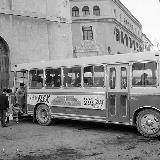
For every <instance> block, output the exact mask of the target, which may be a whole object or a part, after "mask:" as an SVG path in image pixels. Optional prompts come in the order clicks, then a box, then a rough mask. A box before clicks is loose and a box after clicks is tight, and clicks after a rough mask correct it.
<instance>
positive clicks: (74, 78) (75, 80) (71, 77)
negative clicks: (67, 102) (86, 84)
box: [63, 67, 81, 87]
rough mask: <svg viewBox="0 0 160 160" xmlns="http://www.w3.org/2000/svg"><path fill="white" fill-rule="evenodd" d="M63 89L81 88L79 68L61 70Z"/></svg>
mask: <svg viewBox="0 0 160 160" xmlns="http://www.w3.org/2000/svg"><path fill="white" fill-rule="evenodd" d="M63 73H64V78H63V86H64V87H80V86H81V67H72V68H63Z"/></svg>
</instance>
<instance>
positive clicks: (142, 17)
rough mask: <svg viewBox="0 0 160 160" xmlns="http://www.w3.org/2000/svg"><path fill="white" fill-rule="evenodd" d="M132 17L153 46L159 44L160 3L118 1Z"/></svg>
mask: <svg viewBox="0 0 160 160" xmlns="http://www.w3.org/2000/svg"><path fill="white" fill-rule="evenodd" d="M120 1H121V2H122V3H123V5H124V6H125V7H126V8H127V9H128V10H129V11H130V12H131V13H132V15H133V16H134V17H135V18H136V19H137V20H138V21H139V22H140V23H141V24H142V32H143V33H144V34H145V35H146V36H147V37H148V38H149V39H150V40H151V42H152V43H153V45H155V43H157V42H158V43H159V44H160V2H159V0H120Z"/></svg>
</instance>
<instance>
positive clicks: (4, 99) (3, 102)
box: [0, 89, 9, 127]
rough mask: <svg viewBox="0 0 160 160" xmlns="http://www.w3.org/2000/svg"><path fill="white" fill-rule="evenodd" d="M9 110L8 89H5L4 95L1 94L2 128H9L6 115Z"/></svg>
mask: <svg viewBox="0 0 160 160" xmlns="http://www.w3.org/2000/svg"><path fill="white" fill-rule="evenodd" d="M8 108H9V101H8V97H7V96H6V89H3V93H2V94H0V117H1V126H2V127H7V125H6V122H5V120H6V113H7V110H8Z"/></svg>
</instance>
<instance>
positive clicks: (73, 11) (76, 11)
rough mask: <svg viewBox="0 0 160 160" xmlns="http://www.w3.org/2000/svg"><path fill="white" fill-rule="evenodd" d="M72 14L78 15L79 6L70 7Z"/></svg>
mask: <svg viewBox="0 0 160 160" xmlns="http://www.w3.org/2000/svg"><path fill="white" fill-rule="evenodd" d="M72 16H73V17H79V8H78V7H76V6H74V7H73V8H72Z"/></svg>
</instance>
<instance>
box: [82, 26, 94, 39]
mask: <svg viewBox="0 0 160 160" xmlns="http://www.w3.org/2000/svg"><path fill="white" fill-rule="evenodd" d="M82 32H83V40H93V31H92V26H89V27H84V26H83V27H82Z"/></svg>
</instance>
